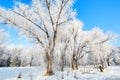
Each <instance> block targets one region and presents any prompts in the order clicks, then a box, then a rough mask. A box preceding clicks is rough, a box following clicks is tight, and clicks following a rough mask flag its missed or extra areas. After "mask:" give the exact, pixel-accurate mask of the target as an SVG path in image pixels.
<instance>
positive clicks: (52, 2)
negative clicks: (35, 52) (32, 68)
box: [0, 0, 75, 75]
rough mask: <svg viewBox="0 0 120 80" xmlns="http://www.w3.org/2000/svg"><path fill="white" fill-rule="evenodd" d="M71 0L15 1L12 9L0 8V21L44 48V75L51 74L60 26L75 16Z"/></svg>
mask: <svg viewBox="0 0 120 80" xmlns="http://www.w3.org/2000/svg"><path fill="white" fill-rule="evenodd" d="M72 4H73V1H72V0H33V1H32V4H31V5H26V4H23V3H17V4H16V6H15V7H14V9H8V10H7V9H4V8H0V22H1V23H4V24H8V25H9V26H14V27H16V28H18V29H19V30H20V35H26V36H27V37H29V38H32V39H33V40H34V41H36V42H38V43H39V44H40V45H41V46H42V47H43V48H44V50H45V54H46V59H47V62H48V63H47V72H46V75H53V74H54V72H53V70H52V60H53V55H54V48H55V45H56V43H57V38H58V37H59V35H60V34H58V32H59V29H60V27H64V26H66V23H68V22H69V21H71V20H72V19H73V18H74V17H75V12H74V10H73V9H72V7H71V6H72Z"/></svg>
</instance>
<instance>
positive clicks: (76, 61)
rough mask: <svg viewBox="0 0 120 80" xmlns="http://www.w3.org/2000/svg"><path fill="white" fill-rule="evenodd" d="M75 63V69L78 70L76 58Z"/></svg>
mask: <svg viewBox="0 0 120 80" xmlns="http://www.w3.org/2000/svg"><path fill="white" fill-rule="evenodd" d="M75 64H76V65H75V67H76V70H78V61H77V60H76V61H75Z"/></svg>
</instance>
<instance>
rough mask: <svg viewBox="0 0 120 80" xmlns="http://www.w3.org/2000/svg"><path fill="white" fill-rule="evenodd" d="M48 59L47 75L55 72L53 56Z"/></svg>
mask: <svg viewBox="0 0 120 80" xmlns="http://www.w3.org/2000/svg"><path fill="white" fill-rule="evenodd" d="M47 60H48V63H47V72H46V74H45V76H50V75H54V72H53V70H52V57H50V56H49V58H48V59H47Z"/></svg>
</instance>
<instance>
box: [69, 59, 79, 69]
mask: <svg viewBox="0 0 120 80" xmlns="http://www.w3.org/2000/svg"><path fill="white" fill-rule="evenodd" d="M71 65H72V70H75V69H76V70H78V62H77V60H76V59H75V58H74V57H73V58H72V63H71Z"/></svg>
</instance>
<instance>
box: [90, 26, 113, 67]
mask: <svg viewBox="0 0 120 80" xmlns="http://www.w3.org/2000/svg"><path fill="white" fill-rule="evenodd" d="M90 33H91V34H90V35H91V36H90V37H91V38H89V40H91V45H90V46H91V48H92V54H93V59H94V61H95V63H100V64H101V65H102V66H103V67H105V62H106V59H107V56H108V55H110V54H111V51H112V44H111V41H113V40H114V39H115V35H114V34H111V33H104V32H103V31H102V30H101V29H99V28H93V29H92V30H91V31H90ZM96 61H97V62H96Z"/></svg>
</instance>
